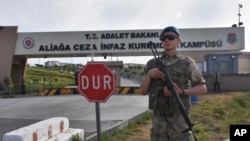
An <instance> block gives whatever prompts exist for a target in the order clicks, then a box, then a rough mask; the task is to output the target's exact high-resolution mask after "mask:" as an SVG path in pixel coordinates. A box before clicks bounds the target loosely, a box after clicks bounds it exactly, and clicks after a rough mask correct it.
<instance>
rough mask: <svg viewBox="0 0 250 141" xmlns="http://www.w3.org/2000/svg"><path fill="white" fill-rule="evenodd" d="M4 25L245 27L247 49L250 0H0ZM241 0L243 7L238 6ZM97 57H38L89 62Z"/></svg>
mask: <svg viewBox="0 0 250 141" xmlns="http://www.w3.org/2000/svg"><path fill="white" fill-rule="evenodd" d="M0 3H1V4H0V25H1V26H18V32H57V31H101V30H140V29H163V28H164V27H166V26H169V25H174V26H176V27H178V28H214V27H231V26H232V25H233V24H238V22H239V16H238V14H239V9H240V14H241V16H240V21H241V22H243V26H244V27H245V51H250V40H249V38H250V27H249V25H250V18H249V15H247V14H248V13H250V0H174V1H172V0H171V1H170V0H0ZM239 4H242V8H239ZM150 58H152V57H149V56H148V57H135V56H133V57H115V58H114V57H113V58H107V59H106V60H104V59H103V57H95V58H93V59H94V60H95V61H116V60H118V61H123V63H138V64H145V63H146V62H147V61H148V59H150ZM91 59H92V58H90V57H89V58H86V57H85V58H83V57H82V58H36V59H28V63H29V64H44V62H46V61H52V60H53V61H60V62H65V63H80V64H85V63H86V62H87V61H91Z"/></svg>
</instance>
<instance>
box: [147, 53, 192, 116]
mask: <svg viewBox="0 0 250 141" xmlns="http://www.w3.org/2000/svg"><path fill="white" fill-rule="evenodd" d="M186 59H187V58H186V57H181V58H178V60H177V62H175V63H173V64H171V65H166V64H165V66H166V67H165V68H166V70H167V71H168V73H169V74H170V76H171V78H172V81H173V82H174V83H176V84H177V86H178V87H179V88H184V89H186V88H187V87H188V81H189V79H188V66H189V61H187V60H186ZM149 64H151V65H150V68H157V67H159V65H158V63H157V62H156V60H151V62H150V63H149ZM163 86H164V82H163V81H162V80H161V79H153V80H152V82H151V86H150V91H149V109H152V110H159V109H160V108H164V109H161V110H164V112H165V113H166V115H171V114H174V113H180V111H179V107H178V104H177V102H176V98H175V97H174V96H168V97H167V96H164V94H163ZM180 98H181V100H182V102H183V104H184V106H185V108H186V110H188V109H189V108H190V96H187V95H180Z"/></svg>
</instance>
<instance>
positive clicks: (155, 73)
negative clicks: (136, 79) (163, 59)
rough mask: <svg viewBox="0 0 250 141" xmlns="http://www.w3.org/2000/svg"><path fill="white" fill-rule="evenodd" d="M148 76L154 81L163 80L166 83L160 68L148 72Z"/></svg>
mask: <svg viewBox="0 0 250 141" xmlns="http://www.w3.org/2000/svg"><path fill="white" fill-rule="evenodd" d="M147 76H148V77H150V78H154V79H158V78H160V79H162V80H164V81H165V75H164V73H162V72H161V71H160V69H159V68H154V69H151V70H149V71H148V73H147Z"/></svg>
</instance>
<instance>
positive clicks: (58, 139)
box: [47, 128, 84, 141]
mask: <svg viewBox="0 0 250 141" xmlns="http://www.w3.org/2000/svg"><path fill="white" fill-rule="evenodd" d="M72 136H78V137H79V138H80V139H82V140H83V139H84V130H83V129H73V128H69V129H68V130H67V131H65V132H63V133H60V134H57V135H55V136H54V137H52V138H50V139H49V140H47V141H71V140H72Z"/></svg>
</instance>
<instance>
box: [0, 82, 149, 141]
mask: <svg viewBox="0 0 250 141" xmlns="http://www.w3.org/2000/svg"><path fill="white" fill-rule="evenodd" d="M129 83H131V85H138V84H135V83H134V82H131V81H129V80H122V84H124V85H127V84H129ZM147 106H148V96H141V95H113V96H111V97H110V98H109V99H108V101H107V102H106V103H100V109H101V111H100V113H101V128H102V130H108V131H110V132H113V130H115V129H117V128H121V127H123V126H125V125H126V124H127V123H128V122H130V121H133V120H134V118H136V117H138V116H140V115H141V114H143V113H145V112H146V111H147V110H148V108H147ZM57 116H60V117H67V118H69V120H70V127H71V128H82V129H84V130H85V137H87V138H89V139H92V140H94V137H95V132H96V120H95V119H96V112H95V103H90V102H88V101H87V100H86V99H85V98H84V97H83V96H81V95H70V96H33V97H18V98H0V140H1V139H2V138H3V135H4V134H5V133H6V132H9V131H12V130H15V129H17V128H20V127H23V126H26V125H29V124H32V123H35V122H37V121H41V120H44V119H47V118H51V117H57Z"/></svg>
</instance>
